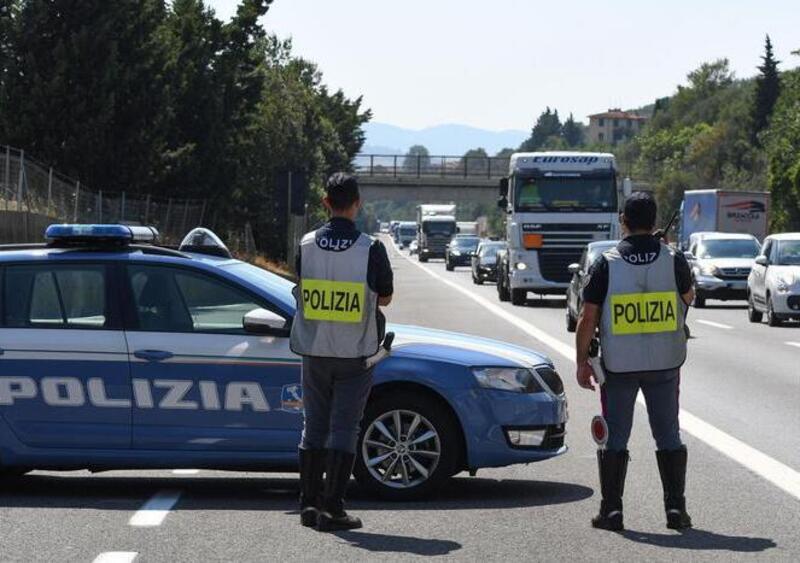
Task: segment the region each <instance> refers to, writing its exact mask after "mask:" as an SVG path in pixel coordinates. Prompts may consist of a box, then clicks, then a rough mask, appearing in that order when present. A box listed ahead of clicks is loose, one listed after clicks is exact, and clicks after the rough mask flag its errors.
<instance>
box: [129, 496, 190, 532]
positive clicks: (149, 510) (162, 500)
mask: <svg viewBox="0 0 800 563" xmlns="http://www.w3.org/2000/svg"><path fill="white" fill-rule="evenodd" d="M179 498H181V492H180V491H169V490H164V491H159V492H157V493H156V494H155V495H153V497H152V498H150V500H148V501H147V502H146V503H144V505H142V507H141V508H140V509H139V510H137V511H136V514H134V515H133V516H131V519H130V520H129V521H128V524H130V525H131V526H136V527H140V528H147V527H152V526H160V525H161V523H162V522H163V521H164V519H165V518H166V517H167V515H168V514H169V511H170V510H171V509H172V507H173V506H175V504H176V503H177V502H178V499H179Z"/></svg>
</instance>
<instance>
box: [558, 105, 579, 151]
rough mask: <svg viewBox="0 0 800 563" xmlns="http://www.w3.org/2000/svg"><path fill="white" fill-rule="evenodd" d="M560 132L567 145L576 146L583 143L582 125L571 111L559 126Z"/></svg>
mask: <svg viewBox="0 0 800 563" xmlns="http://www.w3.org/2000/svg"><path fill="white" fill-rule="evenodd" d="M561 134H562V136H563V137H564V141H565V142H566V143H567V146H568V147H577V146H579V145H582V144H583V126H582V125H581V124H580V123H578V122H577V121H575V119H574V118H573V117H572V114H571V113H570V114H569V118H567V120H566V121H565V122H564V125H563V127H562V128H561Z"/></svg>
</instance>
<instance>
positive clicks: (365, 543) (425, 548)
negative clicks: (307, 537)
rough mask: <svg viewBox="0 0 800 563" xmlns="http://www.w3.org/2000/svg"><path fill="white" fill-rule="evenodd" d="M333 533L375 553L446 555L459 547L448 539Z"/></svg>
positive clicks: (352, 544)
mask: <svg viewBox="0 0 800 563" xmlns="http://www.w3.org/2000/svg"><path fill="white" fill-rule="evenodd" d="M334 535H336V536H338V537H340V538H342V539H343V540H345V541H347V542H348V543H349V544H350V545H351V546H353V547H358V548H361V549H365V550H367V551H373V552H377V553H407V554H410V555H427V556H433V555H447V554H448V553H451V552H453V551H458V550H459V549H461V544H460V543H458V542H454V541H450V540H433V539H424V538H415V537H412V536H390V535H387V534H371V533H369V532H353V531H351V532H336V533H335V534H334Z"/></svg>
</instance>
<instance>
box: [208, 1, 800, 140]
mask: <svg viewBox="0 0 800 563" xmlns="http://www.w3.org/2000/svg"><path fill="white" fill-rule="evenodd" d="M206 3H207V4H209V5H211V6H212V7H213V8H214V9H215V10H216V11H217V15H218V16H219V17H221V18H223V19H227V18H229V17H230V16H231V15H232V14H233V13H234V12H235V9H236V5H237V4H238V2H237V0H206ZM263 23H264V26H265V27H266V29H267V30H268V31H269V32H271V33H275V34H277V35H278V36H279V37H283V38H287V37H291V38H292V39H293V43H294V48H295V53H296V54H297V55H300V56H302V57H304V58H307V59H310V60H312V61H314V62H316V63H317V64H318V65H319V67H320V70H321V71H322V72H323V75H324V81H325V82H326V83H327V84H328V85H329V86H330V87H332V88H341V89H343V90H344V92H345V93H346V94H347V95H348V96H350V97H356V96H363V97H364V103H365V105H366V106H367V107H369V108H371V109H372V111H373V120H374V121H377V122H382V123H390V124H393V125H398V126H401V127H407V128H414V129H421V128H425V127H429V126H433V125H439V124H445V123H459V124H465V125H472V126H476V127H481V128H485V129H492V130H502V129H529V128H530V127H531V125H532V123H533V121H534V120H535V118H536V116H538V115H539V113H541V112H542V111H543V110H544V109H545V107H547V106H549V107H551V108H553V107H554V108H556V109H558V111H559V113H560V114H562V115H567V114H569V113H570V112H572V113H574V115H575V118H576V119H577V120H580V121H584V122H585V121H588V119H587V116H588V115H589V114H592V113H597V112H601V111H605V110H606V109H608V108H611V107H622V108H634V107H639V106H642V105H645V104H648V103H652V102H653V101H654V100H655V99H656V98H657V97H662V96H666V95H669V94H671V93H673V92H674V91H675V89H676V87H677V85H678V84H681V83H685V77H686V74H687V73H688V72H690V71H691V70H692V69H694V68H696V67H698V66H699V65H700V64H701V63H703V62H706V61H711V60H714V59H717V58H721V57H727V58H728V59H729V60H730V63H731V68H732V69H733V70H734V71H735V72H736V75H737V76H738V77H749V76H752V75H754V74H755V73H756V66H757V65H758V64H759V63H760V58H759V57H760V56H761V55H762V53H763V49H764V35H765V34H767V33H768V34H769V35H770V37H771V38H772V41H773V45H774V47H775V52H776V55H777V57H778V59H779V60H781V61H783V63H782V66H781V68H784V69H785V68H792V67H796V66H798V65H800V57H798V56H794V55H791V54H790V52H791V51H793V50H796V49H800V34H798V33H797V30H798V29H800V2H798V0H758V1H755V0H671V1H669V2H666V1H664V0H661V1H656V0H606V1H598V0H572V1H565V0H560V1H555V0H554V1H548V2H543V1H540V0H488V1H486V0H485V1H478V0H404V1H402V2H399V1H397V0H395V1H392V2H389V1H387V0H275V1H274V2H273V4H272V7H271V8H270V11H269V13H268V14H267V15H266V16H265V18H264V22H263Z"/></svg>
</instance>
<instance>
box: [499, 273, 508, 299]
mask: <svg viewBox="0 0 800 563" xmlns="http://www.w3.org/2000/svg"><path fill="white" fill-rule="evenodd" d="M505 279H506V278H505V276H498V278H497V298H498V299H500V301H510V300H511V295H510V294H509V292H508V286H507V285H506V284H505V283H504V280H505Z"/></svg>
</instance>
